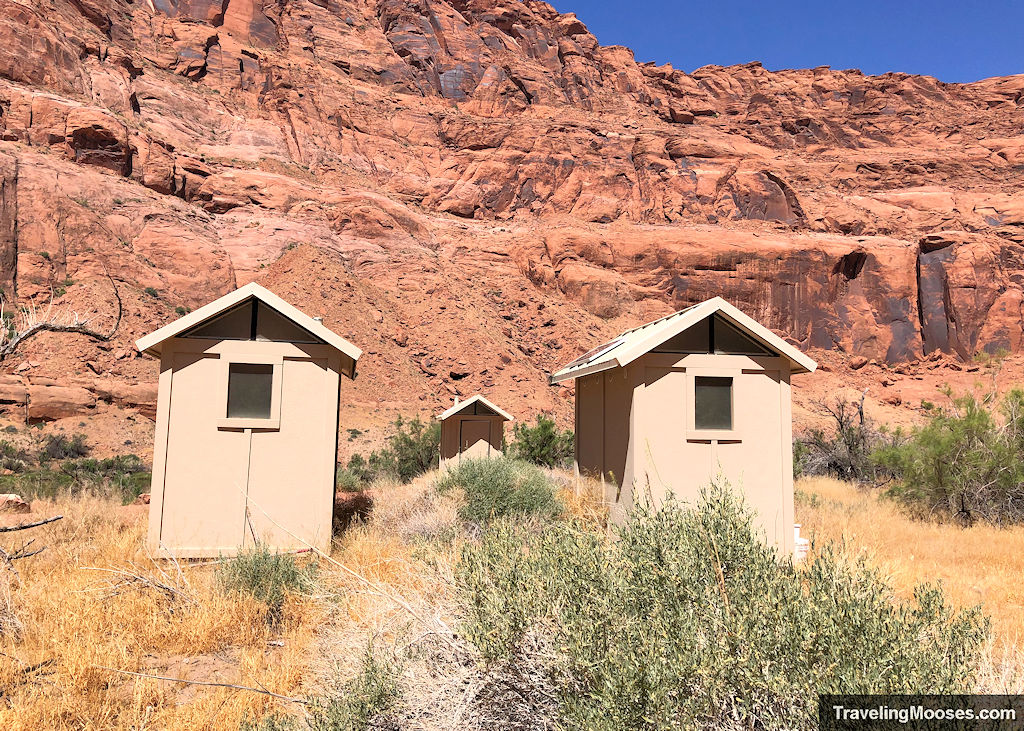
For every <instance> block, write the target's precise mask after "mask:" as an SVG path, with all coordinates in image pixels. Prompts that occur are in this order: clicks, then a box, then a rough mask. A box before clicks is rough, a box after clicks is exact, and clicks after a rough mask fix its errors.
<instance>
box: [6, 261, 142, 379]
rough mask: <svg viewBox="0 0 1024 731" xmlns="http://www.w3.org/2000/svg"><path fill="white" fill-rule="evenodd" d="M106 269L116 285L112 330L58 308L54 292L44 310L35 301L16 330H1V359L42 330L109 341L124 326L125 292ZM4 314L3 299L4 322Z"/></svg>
mask: <svg viewBox="0 0 1024 731" xmlns="http://www.w3.org/2000/svg"><path fill="white" fill-rule="evenodd" d="M103 273H104V274H105V275H106V276H107V279H108V280H109V281H110V286H111V287H113V289H114V299H116V300H117V317H116V318H115V319H114V324H113V326H112V327H111V328H110V332H106V333H102V332H99V331H98V330H94V329H92V328H91V327H89V322H90V321H89V320H87V319H86V320H80V319H79V317H78V313H77V312H67V311H64V312H54V311H53V296H52V293H51V296H50V302H49V304H48V305H47V307H46V311H45V312H43V313H42V314H40V313H39V312H38V311H37V310H36V308H35V306H34V305H29V307H28V309H25V310H22V311H21V320H20V322H19V323H18V324H16V325H15V326H14V332H13V334H9V333H8V332H7V331H6V330H4V331H2V332H0V360H3V359H4V358H6V357H7V356H8V355H10V354H11V353H13V352H14V351H15V350H17V349H18V346H19V345H21V344H22V343H23V342H25V340H27V339H28V338H30V337H32V336H33V335H37V334H38V333H41V332H56V333H77V334H79V335H85V336H86V337H89V338H92V339H93V340H99V341H101V342H107V341H109V340H110V339H111V338H112V337H114V335H115V334H116V333H117V330H118V328H120V327H121V319H122V317H123V315H124V303H123V302H122V301H121V292H120V290H118V288H117V282H115V281H114V278H113V277H112V276H110V272H109V271H107V267H106V265H105V264H104V265H103ZM3 315H4V303H2V302H0V322H2V321H3Z"/></svg>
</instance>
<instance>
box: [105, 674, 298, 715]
mask: <svg viewBox="0 0 1024 731" xmlns="http://www.w3.org/2000/svg"><path fill="white" fill-rule="evenodd" d="M93 667H94V668H98V669H99V670H107V671H109V672H112V673H121V674H122V675H132V676H134V677H136V678H147V679H149V680H163V681H166V682H168V683H185V684H186V685H205V686H209V687H213V688H233V689H235V690H247V691H249V692H250V693H262V694H263V695H269V696H271V697H272V698H277V699H278V700H282V701H288V702H289V703H301V704H302V705H304V706H308V705H311V702H310V701H307V700H306V699H305V698H292V697H291V696H287V695H281V694H280V693H273V692H271V691H269V690H266V689H263V688H253V687H252V686H249V685H236V684H235V683H215V682H212V681H209V680H186V679H185V678H171V677H168V676H165V675H150V674H149V673H135V672H132V671H131V670H119V669H118V668H108V667H106V666H105V665H93Z"/></svg>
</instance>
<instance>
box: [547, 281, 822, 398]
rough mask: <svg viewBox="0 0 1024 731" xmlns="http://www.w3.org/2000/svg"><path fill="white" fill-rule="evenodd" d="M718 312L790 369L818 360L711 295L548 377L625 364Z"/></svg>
mask: <svg viewBox="0 0 1024 731" xmlns="http://www.w3.org/2000/svg"><path fill="white" fill-rule="evenodd" d="M715 314H720V315H722V316H723V317H724V318H725V319H726V320H728V321H729V322H731V323H732V324H733V325H735V326H736V327H737V328H739V329H740V330H742V331H743V332H744V333H745V334H746V335H748V336H749V337H751V338H752V339H754V340H755V341H757V342H759V343H761V344H762V345H764V347H766V348H768V349H769V350H771V351H773V352H775V353H778V354H779V355H780V356H781V357H783V358H786V359H787V360H789V362H790V365H791V367H792V369H793V372H794V373H811V372H813V371H814V370H815V369H816V368H817V367H818V364H817V363H815V362H814V360H812V359H811V358H810V357H808V356H807V355H806V354H804V353H802V352H800V350H799V349H797V348H794V347H793V346H792V345H790V344H789V343H787V342H786V341H785V340H783V339H782V338H780V337H779V336H778V335H776V334H775V333H773V332H772V331H771V330H769V329H768V328H766V327H765V326H764V325H762V324H760V323H759V322H757V321H756V320H755V319H754V318H752V317H750V316H749V315H746V314H744V313H743V312H742V311H741V310H739V309H738V308H736V307H735V306H733V305H732V304H730V303H729V302H727V301H726V300H724V299H722V298H721V297H712V298H711V299H709V300H705V301H704V302H701V303H700V304H696V305H692V306H690V307H687V308H685V309H682V310H679V311H678V312H673V313H672V314H671V315H666V316H665V317H661V318H659V319H657V320H653V321H651V322H648V323H646V324H644V325H640V326H638V327H634V328H631V329H629V330H626V331H625V332H623V333H622V334H621V335H619V336H618V337H616V338H613V339H612V340H609V341H608V342H607V343H605V344H603V345H600V346H598V347H597V348H594V349H593V350H591V351H590V352H589V353H586V354H585V355H583V356H581V357H579V358H577V359H576V360H574V361H572V362H571V363H569V364H568V365H566V366H564V367H563V368H562V369H561V370H559V371H557V372H556V373H554V374H552V375H551V376H550V378H548V382H549V383H550V384H551V385H554V384H556V383H561V382H562V381H567V380H569V379H571V378H578V377H580V376H585V375H588V374H590V373H598V372H600V371H604V370H608V369H609V368H616V367H623V366H626V365H629V364H630V363H632V362H633V361H634V360H636V359H637V358H639V357H640V356H642V355H644V354H646V353H648V352H650V351H651V350H653V349H654V348H656V347H658V346H659V345H661V344H662V343H664V342H665V341H666V340H668V339H669V338H672V337H674V336H676V335H678V334H679V333H681V332H683V331H685V330H687V329H689V328H690V327H692V326H694V325H696V324H697V323H698V322H702V321H703V320H704V319H706V318H708V317H711V316H712V315H715Z"/></svg>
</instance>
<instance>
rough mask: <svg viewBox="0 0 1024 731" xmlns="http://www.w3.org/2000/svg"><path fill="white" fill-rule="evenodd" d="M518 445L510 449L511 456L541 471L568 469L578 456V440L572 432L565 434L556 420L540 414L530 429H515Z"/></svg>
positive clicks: (511, 446) (521, 425) (513, 444)
mask: <svg viewBox="0 0 1024 731" xmlns="http://www.w3.org/2000/svg"><path fill="white" fill-rule="evenodd" d="M512 433H513V435H514V436H515V441H514V442H512V444H511V445H510V446H509V450H508V451H509V456H511V457H515V458H517V459H521V460H524V461H526V462H532V463H533V464H536V465H541V466H542V467H569V466H571V465H572V461H573V457H574V455H575V449H576V447H575V444H576V436H575V434H573V433H572V432H571V431H568V430H566V431H562V430H560V429H559V428H558V426H557V425H556V424H555V420H554V419H552V418H550V417H548V416H545V415H544V414H537V420H536V422H535V423H534V424H533V426H530V425H529V424H524V423H519V424H516V425H515V427H513V429H512Z"/></svg>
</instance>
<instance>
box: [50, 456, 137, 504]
mask: <svg viewBox="0 0 1024 731" xmlns="http://www.w3.org/2000/svg"><path fill="white" fill-rule="evenodd" d="M60 471H61V472H63V473H64V474H66V475H68V476H69V477H71V478H72V481H73V483H74V484H79V485H91V486H99V485H101V484H103V485H106V486H107V487H108V488H109V489H110V490H111V491H112V492H114V493H115V494H116V495H117V496H118V497H120V498H121V501H122V502H124V503H125V504H127V503H130V502H131V501H132V500H134V499H135V498H137V497H138V496H139V495H140V494H142V493H143V492H145V491H146V490H148V489H149V487H150V484H151V482H152V478H153V476H152V474H151V473H150V472H149V470H148V469H146V466H145V465H144V464H143V463H142V460H141V459H140V458H139V456H138V455H136V454H119V455H116V456H114V457H106V458H104V459H90V458H85V459H77V460H65V461H64V462H63V463H62V464H61V465H60Z"/></svg>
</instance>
